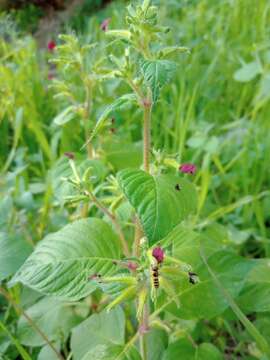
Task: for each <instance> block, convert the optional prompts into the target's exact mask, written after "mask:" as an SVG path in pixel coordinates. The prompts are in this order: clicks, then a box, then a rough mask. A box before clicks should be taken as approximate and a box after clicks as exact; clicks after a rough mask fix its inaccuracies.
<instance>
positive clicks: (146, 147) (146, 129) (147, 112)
mask: <svg viewBox="0 0 270 360" xmlns="http://www.w3.org/2000/svg"><path fill="white" fill-rule="evenodd" d="M143 108H144V116H143V168H144V171H145V172H149V171H150V150H151V112H152V103H151V101H149V100H148V99H145V100H143ZM135 248H138V251H139V244H135ZM139 326H140V329H142V331H141V333H140V352H141V356H142V359H143V360H147V342H146V338H145V336H144V331H147V330H148V328H149V306H148V303H147V301H146V302H145V305H144V309H143V317H142V321H141V324H140V325H139Z"/></svg>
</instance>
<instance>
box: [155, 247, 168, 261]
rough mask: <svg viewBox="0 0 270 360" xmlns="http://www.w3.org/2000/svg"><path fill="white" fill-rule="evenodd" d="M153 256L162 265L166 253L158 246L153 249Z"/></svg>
mask: <svg viewBox="0 0 270 360" xmlns="http://www.w3.org/2000/svg"><path fill="white" fill-rule="evenodd" d="M152 256H153V257H154V258H155V259H156V260H157V262H158V263H162V262H163V260H164V256H165V253H164V251H163V250H162V249H161V247H160V246H157V247H155V248H154V249H153V251H152Z"/></svg>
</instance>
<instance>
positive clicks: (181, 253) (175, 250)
mask: <svg viewBox="0 0 270 360" xmlns="http://www.w3.org/2000/svg"><path fill="white" fill-rule="evenodd" d="M201 244H203V247H204V250H205V253H206V254H207V256H209V255H211V254H212V253H214V252H216V251H218V250H221V248H222V247H223V245H224V244H223V243H222V238H221V237H219V238H216V237H214V238H213V239H212V238H211V237H209V236H205V235H203V234H201V233H198V232H196V231H193V230H191V229H190V228H188V227H186V226H184V225H182V224H179V225H177V226H176V227H175V228H174V229H173V230H172V231H171V232H170V233H169V234H168V235H167V236H166V237H165V238H164V239H163V240H162V245H163V246H169V245H172V255H173V256H174V257H175V258H177V259H179V260H181V261H183V262H186V263H188V264H190V265H192V266H193V267H194V268H196V267H198V266H199V264H200V263H201V262H202V261H201V256H200V246H201ZM224 248H225V247H224Z"/></svg>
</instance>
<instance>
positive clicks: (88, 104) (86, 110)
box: [83, 84, 93, 159]
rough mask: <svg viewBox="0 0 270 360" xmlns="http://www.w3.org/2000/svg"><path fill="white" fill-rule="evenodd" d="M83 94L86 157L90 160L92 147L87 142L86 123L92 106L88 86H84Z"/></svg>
mask: <svg viewBox="0 0 270 360" xmlns="http://www.w3.org/2000/svg"><path fill="white" fill-rule="evenodd" d="M85 92H86V98H85V108H84V116H83V122H84V134H85V141H86V142H87V145H86V147H87V155H88V158H89V159H91V158H92V157H93V147H92V144H91V142H88V136H89V135H88V121H89V120H90V119H89V118H90V115H91V104H92V92H91V88H90V85H89V84H86V85H85Z"/></svg>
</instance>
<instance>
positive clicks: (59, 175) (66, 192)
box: [50, 154, 107, 204]
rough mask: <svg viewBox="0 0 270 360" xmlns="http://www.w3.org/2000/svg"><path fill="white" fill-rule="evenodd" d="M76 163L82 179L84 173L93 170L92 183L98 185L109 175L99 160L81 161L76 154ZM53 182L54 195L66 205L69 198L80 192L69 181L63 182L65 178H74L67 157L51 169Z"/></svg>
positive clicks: (58, 161)
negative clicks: (89, 169)
mask: <svg viewBox="0 0 270 360" xmlns="http://www.w3.org/2000/svg"><path fill="white" fill-rule="evenodd" d="M75 159H76V160H75V161H76V166H77V170H78V174H79V176H80V177H83V174H84V172H85V171H86V170H87V169H88V168H91V169H92V170H91V172H90V176H91V182H92V183H93V184H97V183H98V182H100V181H102V180H103V179H105V176H106V175H107V169H106V167H105V165H104V163H103V162H102V161H101V160H99V159H86V160H83V161H81V159H80V158H79V159H78V156H77V154H75ZM50 175H51V182H52V188H53V193H54V195H55V197H56V198H57V200H58V201H59V202H60V203H61V204H64V203H65V202H66V200H67V197H68V196H72V195H76V194H78V190H77V189H75V188H74V186H73V185H72V184H70V183H69V182H67V181H63V178H68V177H72V176H73V172H72V169H71V167H70V164H69V161H68V158H67V157H66V156H63V157H61V158H60V159H58V160H57V161H56V163H55V164H54V165H53V167H52V168H51V172H50Z"/></svg>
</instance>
